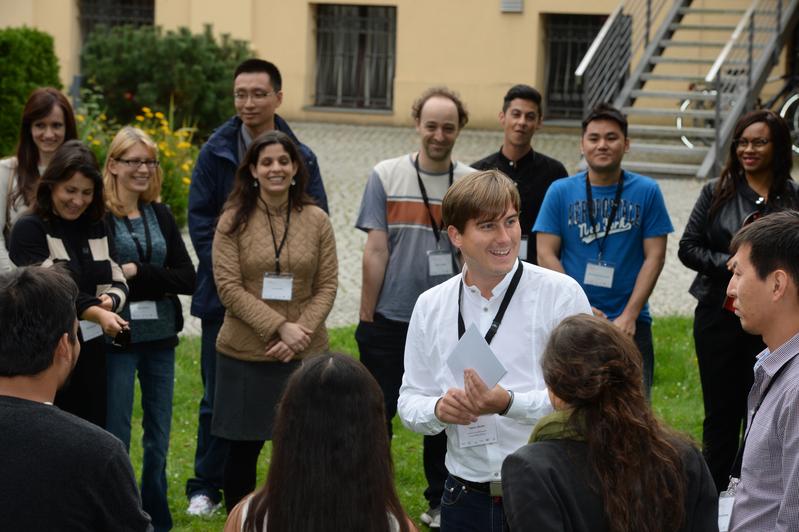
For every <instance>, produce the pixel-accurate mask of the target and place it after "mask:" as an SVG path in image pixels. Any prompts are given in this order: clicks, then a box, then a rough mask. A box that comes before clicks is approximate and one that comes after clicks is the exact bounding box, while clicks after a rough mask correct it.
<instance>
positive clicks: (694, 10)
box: [678, 7, 746, 17]
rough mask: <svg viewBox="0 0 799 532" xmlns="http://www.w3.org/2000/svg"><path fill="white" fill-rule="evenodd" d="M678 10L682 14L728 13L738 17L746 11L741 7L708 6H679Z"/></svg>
mask: <svg viewBox="0 0 799 532" xmlns="http://www.w3.org/2000/svg"><path fill="white" fill-rule="evenodd" d="M678 11H679V12H680V14H683V15H730V16H739V17H740V16H741V15H743V14H744V13H746V11H744V10H743V9H714V8H709V7H681V8H680V9H679V10H678Z"/></svg>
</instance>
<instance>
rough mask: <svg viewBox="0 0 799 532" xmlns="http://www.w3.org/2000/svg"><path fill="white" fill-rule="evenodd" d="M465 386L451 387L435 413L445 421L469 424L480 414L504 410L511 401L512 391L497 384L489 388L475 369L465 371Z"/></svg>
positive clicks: (438, 404) (439, 402)
mask: <svg viewBox="0 0 799 532" xmlns="http://www.w3.org/2000/svg"><path fill="white" fill-rule="evenodd" d="M463 384H464V387H463V389H462V390H461V389H460V388H450V389H449V390H447V393H445V394H444V396H443V397H442V398H441V399H440V400H439V401H438V403H436V409H435V414H436V417H437V418H438V419H440V420H441V421H443V422H444V423H451V424H455V425H468V424H470V423H474V422H475V421H477V417H478V416H482V415H485V414H498V413H500V412H504V411H505V410H506V409H507V408H508V405H509V403H510V393H508V391H507V390H505V389H504V388H503V387H502V386H500V385H499V384H497V385H496V386H494V387H493V388H488V386H486V384H485V382H483V379H481V378H480V376H479V375H478V374H477V372H476V371H475V370H474V369H471V368H468V369H466V370H464V372H463Z"/></svg>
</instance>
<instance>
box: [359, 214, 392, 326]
mask: <svg viewBox="0 0 799 532" xmlns="http://www.w3.org/2000/svg"><path fill="white" fill-rule="evenodd" d="M387 265H388V233H386V232H385V231H381V230H379V229H371V230H370V231H369V233H367V236H366V245H365V246H364V248H363V278H362V285H361V311H360V319H361V320H362V321H367V322H371V321H373V320H374V314H375V307H376V306H377V298H378V296H379V295H380V289H381V288H382V287H383V279H384V278H385V276H386V266H387Z"/></svg>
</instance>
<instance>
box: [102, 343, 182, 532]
mask: <svg viewBox="0 0 799 532" xmlns="http://www.w3.org/2000/svg"><path fill="white" fill-rule="evenodd" d="M131 348H132V350H131V351H128V352H124V353H108V354H107V363H106V368H107V375H108V391H109V393H108V400H107V404H108V413H107V427H106V428H107V429H108V432H110V433H111V434H113V435H114V436H116V437H117V438H119V439H120V440H121V441H122V443H123V444H125V448H127V449H128V450H130V418H131V413H132V411H133V392H134V386H135V383H134V377H135V375H136V373H137V372H138V375H139V384H140V385H141V406H142V427H143V429H144V435H143V436H142V448H143V450H144V457H143V460H142V473H141V496H142V506H143V508H144V510H145V511H146V512H147V513H148V514H150V517H152V520H153V527H154V528H155V530H156V531H162V530H164V531H165V530H169V529H171V528H172V516H171V515H170V513H169V504H168V503H167V497H166V489H167V481H166V457H167V452H168V450H169V432H170V427H171V425H172V395H173V392H174V385H175V348H173V347H169V348H165V349H158V350H147V349H143V350H140V351H139V350H136V344H133V345H132V346H131Z"/></svg>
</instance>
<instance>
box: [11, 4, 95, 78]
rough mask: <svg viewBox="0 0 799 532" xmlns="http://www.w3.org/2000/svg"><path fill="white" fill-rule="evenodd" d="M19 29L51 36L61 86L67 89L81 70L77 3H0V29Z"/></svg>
mask: <svg viewBox="0 0 799 532" xmlns="http://www.w3.org/2000/svg"><path fill="white" fill-rule="evenodd" d="M19 26H28V27H30V28H36V29H38V30H41V31H44V32H47V33H49V34H50V35H52V36H53V41H54V44H55V53H56V55H57V56H58V63H59V66H60V67H61V76H60V77H61V83H62V84H63V85H64V88H65V89H68V88H69V86H70V84H71V83H72V78H73V76H74V75H75V74H77V73H78V71H79V67H80V20H79V18H78V0H0V27H3V28H6V27H19Z"/></svg>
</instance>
